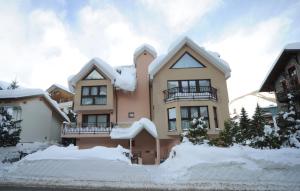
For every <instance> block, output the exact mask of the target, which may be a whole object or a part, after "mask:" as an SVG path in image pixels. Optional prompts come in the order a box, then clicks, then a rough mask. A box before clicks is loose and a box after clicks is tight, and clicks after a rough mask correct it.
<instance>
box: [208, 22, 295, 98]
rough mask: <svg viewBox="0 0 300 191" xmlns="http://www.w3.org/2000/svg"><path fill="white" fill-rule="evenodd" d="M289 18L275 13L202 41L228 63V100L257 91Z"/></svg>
mask: <svg viewBox="0 0 300 191" xmlns="http://www.w3.org/2000/svg"><path fill="white" fill-rule="evenodd" d="M290 24H291V21H290V20H289V19H288V18H286V17H284V16H278V17H275V18H271V19H268V20H265V21H262V22H260V23H257V24H255V25H251V26H247V27H244V28H242V27H238V28H234V29H229V30H228V31H227V32H226V33H225V34H224V36H223V37H222V38H221V39H220V40H218V39H216V40H214V41H209V42H206V43H204V44H205V47H207V48H208V49H211V50H214V51H218V52H219V53H220V54H221V57H222V58H224V59H225V60H226V61H227V62H228V63H229V64H230V66H231V69H232V75H231V78H230V79H229V80H228V88H229V96H230V98H231V99H233V98H235V97H237V96H241V95H243V94H245V93H249V92H251V91H253V90H257V89H258V88H259V87H260V85H261V83H262V81H263V80H264V78H265V76H266V74H267V71H269V69H270V67H271V65H272V63H273V62H274V60H275V58H276V57H277V56H278V54H279V52H280V50H281V48H282V45H283V40H284V37H285V36H286V35H287V32H288V31H289V27H290Z"/></svg>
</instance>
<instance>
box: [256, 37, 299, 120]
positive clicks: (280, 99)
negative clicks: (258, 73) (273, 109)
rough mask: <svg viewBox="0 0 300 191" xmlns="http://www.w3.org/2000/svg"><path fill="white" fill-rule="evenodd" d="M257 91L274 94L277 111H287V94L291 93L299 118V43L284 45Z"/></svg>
mask: <svg viewBox="0 0 300 191" xmlns="http://www.w3.org/2000/svg"><path fill="white" fill-rule="evenodd" d="M259 91H260V92H275V95H276V100H277V105H278V110H279V111H287V110H288V108H287V107H288V101H289V100H288V93H289V92H291V93H292V94H293V95H294V100H295V106H296V108H295V109H296V112H297V115H298V117H300V42H298V43H292V44H288V45H286V47H285V48H284V49H283V51H282V52H281V54H280V55H279V57H278V58H277V60H276V61H275V63H274V65H273V66H272V68H271V70H270V72H269V73H268V75H267V77H266V79H265V80H264V82H263V84H262V86H261V88H260V90H259Z"/></svg>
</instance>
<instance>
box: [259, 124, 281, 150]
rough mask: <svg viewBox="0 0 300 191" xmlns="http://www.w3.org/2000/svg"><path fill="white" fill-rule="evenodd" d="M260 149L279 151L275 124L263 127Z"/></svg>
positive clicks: (278, 138)
mask: <svg viewBox="0 0 300 191" xmlns="http://www.w3.org/2000/svg"><path fill="white" fill-rule="evenodd" d="M260 146H261V148H270V149H279V148H280V147H281V143H280V137H279V134H278V128H276V124H275V125H274V126H271V125H265V126H264V137H263V141H261V142H260Z"/></svg>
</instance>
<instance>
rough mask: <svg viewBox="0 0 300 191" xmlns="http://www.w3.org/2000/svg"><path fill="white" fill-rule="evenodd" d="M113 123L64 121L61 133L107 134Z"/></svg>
mask: <svg viewBox="0 0 300 191" xmlns="http://www.w3.org/2000/svg"><path fill="white" fill-rule="evenodd" d="M112 128H113V123H109V122H107V123H106V122H104V123H65V124H63V127H62V135H63V136H64V135H76V134H77V135H84V134H85V135H92V134H109V133H110V132H111V129H112Z"/></svg>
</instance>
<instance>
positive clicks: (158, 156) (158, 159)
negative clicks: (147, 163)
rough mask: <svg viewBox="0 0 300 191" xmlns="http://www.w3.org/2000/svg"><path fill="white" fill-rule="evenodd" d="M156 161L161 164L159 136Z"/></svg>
mask: <svg viewBox="0 0 300 191" xmlns="http://www.w3.org/2000/svg"><path fill="white" fill-rule="evenodd" d="M155 163H156V164H157V165H159V164H160V143H159V138H156V161H155Z"/></svg>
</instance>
